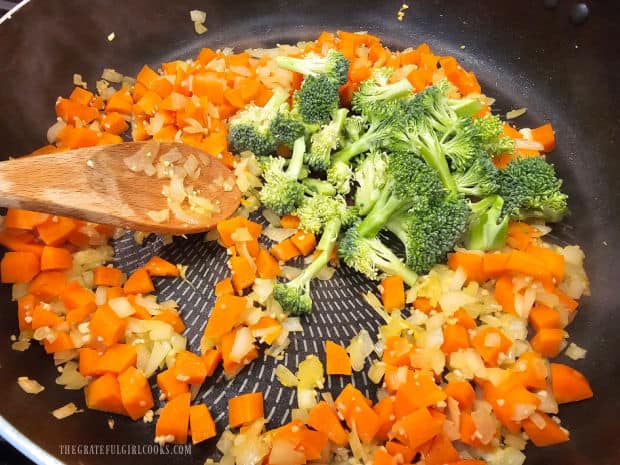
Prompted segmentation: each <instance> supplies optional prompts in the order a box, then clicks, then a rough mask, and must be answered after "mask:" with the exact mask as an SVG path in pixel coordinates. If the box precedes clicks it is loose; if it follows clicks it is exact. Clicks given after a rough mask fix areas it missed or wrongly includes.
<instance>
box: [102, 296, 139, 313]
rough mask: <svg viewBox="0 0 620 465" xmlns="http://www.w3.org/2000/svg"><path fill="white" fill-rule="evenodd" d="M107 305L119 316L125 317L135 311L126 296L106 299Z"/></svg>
mask: <svg viewBox="0 0 620 465" xmlns="http://www.w3.org/2000/svg"><path fill="white" fill-rule="evenodd" d="M108 305H109V306H110V308H111V309H112V310H114V313H116V314H117V315H118V316H119V317H120V318H127V317H128V316H131V315H133V314H134V313H136V309H135V308H133V307H132V306H131V303H129V300H128V299H127V297H116V298H114V299H110V300H108Z"/></svg>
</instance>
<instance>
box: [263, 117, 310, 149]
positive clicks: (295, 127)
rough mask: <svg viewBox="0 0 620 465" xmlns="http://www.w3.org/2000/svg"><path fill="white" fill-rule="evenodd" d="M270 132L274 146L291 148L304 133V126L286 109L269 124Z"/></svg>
mask: <svg viewBox="0 0 620 465" xmlns="http://www.w3.org/2000/svg"><path fill="white" fill-rule="evenodd" d="M270 130H271V134H272V135H273V137H274V139H275V141H276V144H282V145H286V146H287V147H292V146H293V143H294V142H295V141H296V140H297V139H299V138H300V137H302V136H303V135H304V134H305V133H306V125H305V124H304V123H303V121H301V119H298V118H295V116H294V115H293V113H292V112H290V111H289V110H288V109H286V108H282V109H280V111H279V112H278V114H277V115H276V117H275V118H274V120H273V122H272V123H271V127H270Z"/></svg>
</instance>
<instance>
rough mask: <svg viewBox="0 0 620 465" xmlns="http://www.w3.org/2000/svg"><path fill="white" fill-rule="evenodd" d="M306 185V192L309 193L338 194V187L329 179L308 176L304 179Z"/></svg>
mask: <svg viewBox="0 0 620 465" xmlns="http://www.w3.org/2000/svg"><path fill="white" fill-rule="evenodd" d="M302 183H303V185H304V187H306V192H308V193H316V194H320V195H328V196H332V195H336V188H335V187H334V186H333V185H332V184H330V183H329V182H327V181H322V180H321V179H315V178H306V179H304V180H303V181H302Z"/></svg>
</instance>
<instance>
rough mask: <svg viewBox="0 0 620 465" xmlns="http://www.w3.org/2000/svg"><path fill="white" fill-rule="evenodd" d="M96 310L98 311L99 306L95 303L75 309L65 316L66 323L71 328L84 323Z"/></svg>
mask: <svg viewBox="0 0 620 465" xmlns="http://www.w3.org/2000/svg"><path fill="white" fill-rule="evenodd" d="M95 310H97V306H96V305H95V303H94V302H91V303H89V304H87V305H84V306H83V307H78V308H74V309H72V310H69V311H68V312H67V314H66V315H65V321H66V322H67V323H68V324H69V326H73V325H77V324H80V323H83V322H84V321H86V320H87V319H88V317H89V316H90V314H91V313H93V312H94V311H95Z"/></svg>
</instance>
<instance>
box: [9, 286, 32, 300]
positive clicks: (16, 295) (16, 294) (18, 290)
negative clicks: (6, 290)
mask: <svg viewBox="0 0 620 465" xmlns="http://www.w3.org/2000/svg"><path fill="white" fill-rule="evenodd" d="M29 287H30V284H29V283H15V284H13V286H12V287H11V300H13V301H16V300H18V299H21V298H22V297H24V296H25V295H27V294H28V288H29Z"/></svg>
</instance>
